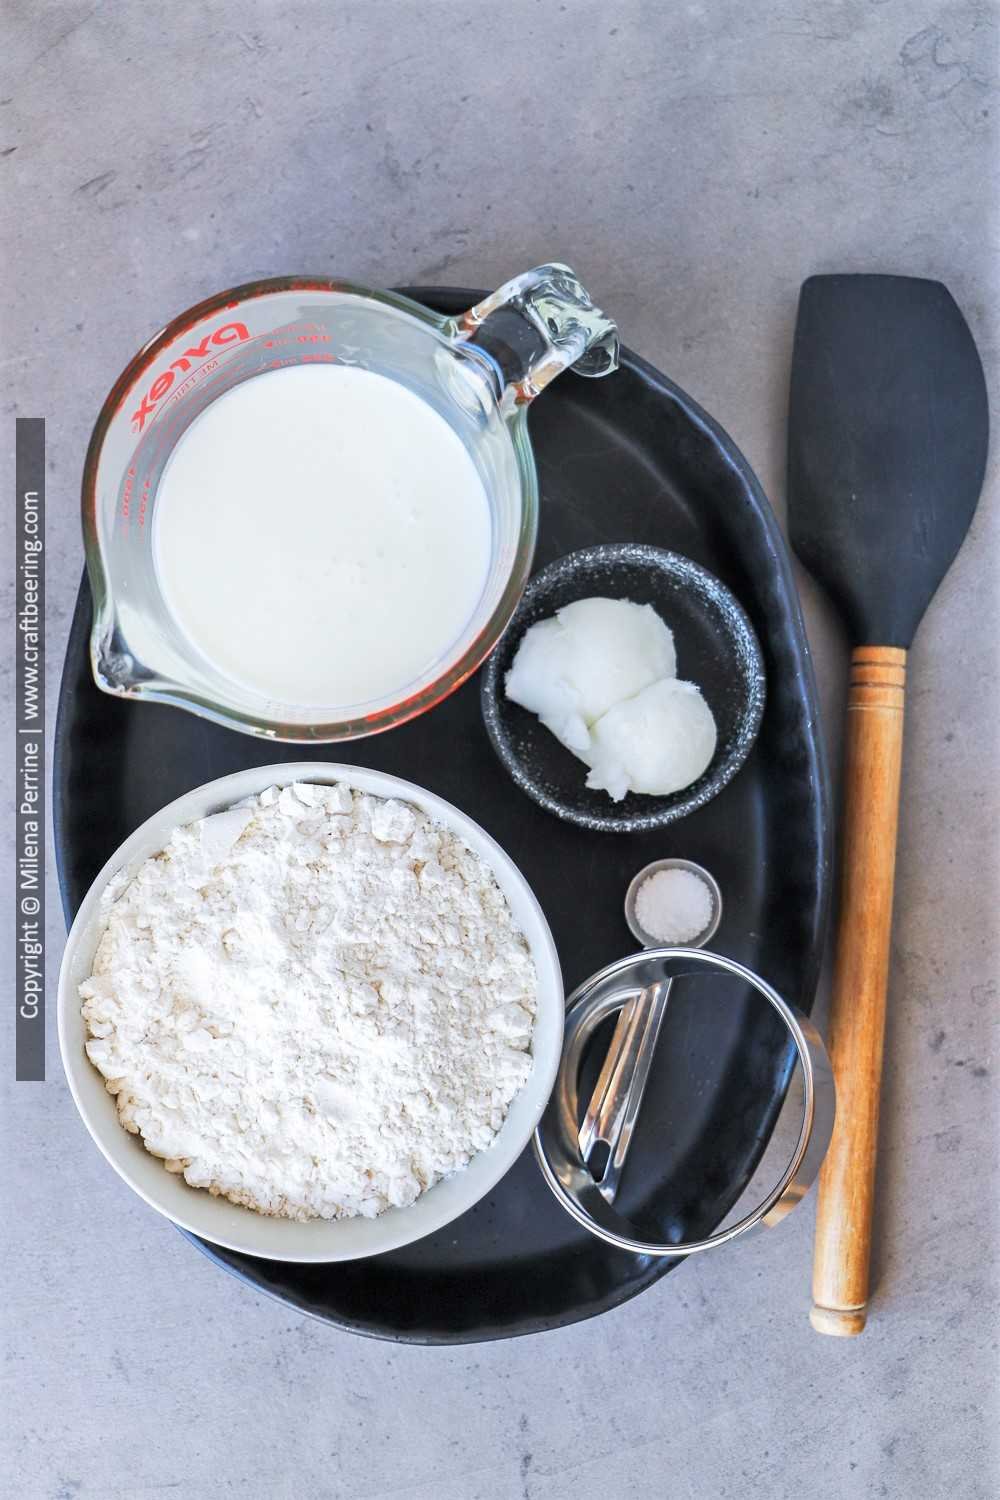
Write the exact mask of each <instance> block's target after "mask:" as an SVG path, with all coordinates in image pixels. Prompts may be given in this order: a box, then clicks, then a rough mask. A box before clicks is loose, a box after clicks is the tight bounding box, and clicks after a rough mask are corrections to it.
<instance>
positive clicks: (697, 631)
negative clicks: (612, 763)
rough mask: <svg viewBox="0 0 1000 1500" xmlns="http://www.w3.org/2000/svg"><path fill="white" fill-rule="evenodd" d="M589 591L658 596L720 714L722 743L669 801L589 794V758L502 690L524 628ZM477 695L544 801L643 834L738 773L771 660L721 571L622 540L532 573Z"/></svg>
mask: <svg viewBox="0 0 1000 1500" xmlns="http://www.w3.org/2000/svg"><path fill="white" fill-rule="evenodd" d="M594 596H599V597H601V598H605V599H631V600H632V602H633V603H634V604H651V605H652V606H653V608H654V609H655V610H656V611H657V612H658V613H659V615H660V616H661V617H662V619H663V620H664V621H665V622H666V624H667V625H669V627H670V629H671V630H672V631H673V632H674V643H675V645H676V648H677V675H678V677H680V678H683V679H684V680H685V681H688V682H694V683H697V685H698V686H699V687H700V688H701V691H702V693H703V695H704V697H705V701H706V703H707V704H708V706H709V708H710V709H711V710H712V713H713V714H714V715H715V722H716V726H717V728H718V733H719V740H718V744H717V745H716V749H715V755H714V756H713V757H712V762H711V765H710V766H709V767H708V769H707V771H705V773H704V775H702V776H700V777H699V778H698V780H697V781H695V782H693V783H692V784H691V786H688V787H685V788H684V790H683V791H680V792H674V793H672V794H671V795H670V796H669V797H648V796H643V795H640V794H637V793H635V792H629V793H628V795H627V796H626V797H625V798H624V799H623V800H622V801H621V802H612V800H611V798H610V797H609V796H608V794H607V792H604V791H591V789H590V788H589V787H588V786H587V785H586V776H587V768H586V766H585V765H584V764H583V762H582V761H580V760H577V758H576V756H575V755H572V754H571V753H570V751H569V750H567V749H566V748H565V747H564V746H563V745H561V744H560V743H559V741H558V740H557V739H556V737H555V735H554V734H551V733H550V731H549V730H548V729H546V728H545V726H544V725H543V724H541V723H540V722H539V720H538V719H537V718H536V717H535V715H534V714H533V713H530V712H529V711H528V710H527V709H525V708H522V707H521V706H520V705H519V704H517V703H512V702H511V701H510V699H509V698H508V697H507V696H506V694H505V692H504V683H505V681H506V677H507V673H508V672H509V671H510V668H511V665H512V663H513V660H514V655H515V652H516V651H517V648H518V646H519V645H520V644H521V639H522V637H523V635H524V633H525V631H526V630H527V629H528V627H529V626H530V625H534V624H535V622H536V621H537V620H544V619H547V618H548V617H549V616H550V615H554V614H555V612H556V610H558V609H562V607H563V606H564V605H566V604H571V603H572V602H573V601H574V600H576V599H588V598H591V597H594ZM481 692H482V705H483V718H484V720H485V723H486V730H487V733H488V734H489V737H490V740H491V741H492V744H493V748H494V749H495V750H496V753H497V755H498V756H499V757H500V760H501V762H502V763H503V765H504V766H505V767H506V769H507V771H508V772H509V773H510V775H511V777H512V778H513V780H514V781H515V782H516V784H517V785H518V786H519V787H520V788H521V790H522V791H523V792H527V794H528V796H529V797H532V798H534V800H535V801H536V802H537V803H538V804H539V806H540V807H544V808H545V809H546V810H547V811H548V812H551V813H555V815H556V817H557V818H565V819H567V820H568V821H569V822H570V823H578V824H579V825H580V826H581V827H582V828H592V829H594V830H595V831H597V832H602V831H603V832H607V833H644V832H647V831H648V830H650V829H653V828H663V827H665V826H666V825H667V824H668V823H673V822H675V821H676V820H677V819H678V818H683V817H684V816H685V814H687V813H690V812H694V810H695V809H696V808H698V807H703V806H704V804H705V803H706V802H708V801H709V800H710V799H711V798H712V797H714V796H715V795H716V793H717V792H720V791H721V790H722V788H723V787H724V786H726V784H727V783H728V782H730V781H731V780H732V778H733V777H734V776H735V775H736V772H737V771H738V770H739V768H740V766H741V765H742V764H743V762H744V761H745V760H746V758H747V756H748V755H749V754H750V749H751V746H752V745H753V742H754V740H755V739H756V737H757V731H758V729H759V728H760V721H761V718H762V716H763V713H764V661H763V657H762V656H761V650H760V646H759V645H758V642H757V637H756V636H755V635H754V632H753V627H752V626H751V624H750V621H749V620H748V619H747V616H746V614H745V612H744V610H743V609H742V607H741V606H740V605H739V604H738V603H737V602H736V600H735V599H734V598H733V596H732V594H731V593H730V592H729V590H728V589H727V588H726V587H725V585H724V584H722V583H720V582H719V580H718V578H716V577H714V575H713V574H711V573H709V572H707V571H706V570H705V569H704V568H702V567H699V566H698V564H697V563H694V562H692V561H691V560H690V558H687V557H680V556H679V555H678V554H677V553H676V552H666V551H664V550H663V549H662V548H660V547H647V546H644V545H641V544H639V543H634V542H622V543H618V544H615V545H613V546H608V547H588V548H587V549H586V550H585V551H583V552H570V553H568V554H567V556H566V557H560V558H558V559H557V561H556V562H554V563H550V564H549V566H548V567H547V568H543V569H542V571H541V572H540V573H538V574H536V575H535V577H534V578H532V580H531V582H530V583H529V584H528V587H527V588H526V589H525V591H524V596H523V598H522V600H521V603H520V604H519V606H518V608H517V612H516V614H515V615H514V618H513V619H512V620H511V622H510V625H509V626H508V628H507V631H506V633H505V634H504V636H503V638H502V640H501V641H500V643H499V645H498V646H497V648H496V650H495V651H494V652H493V655H492V656H491V657H490V659H489V661H488V662H487V664H486V667H485V670H484V672H483V678H482V688H481Z"/></svg>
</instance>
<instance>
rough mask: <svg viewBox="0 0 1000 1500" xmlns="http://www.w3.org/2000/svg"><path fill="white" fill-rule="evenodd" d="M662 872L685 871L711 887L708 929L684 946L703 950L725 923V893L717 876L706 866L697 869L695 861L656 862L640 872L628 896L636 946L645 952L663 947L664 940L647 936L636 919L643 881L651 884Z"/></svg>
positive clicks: (628, 917)
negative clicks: (655, 876) (637, 902)
mask: <svg viewBox="0 0 1000 1500" xmlns="http://www.w3.org/2000/svg"><path fill="white" fill-rule="evenodd" d="M661 870H686V871H687V872H688V874H689V875H696V876H697V877H698V879H699V880H703V881H704V882H705V884H706V885H707V886H708V893H709V895H710V896H711V898H712V915H711V917H710V918H709V922H708V926H707V927H706V928H705V929H704V931H702V932H700V933H698V935H697V936H696V937H693V938H692V939H691V940H690V941H689V942H686V943H685V944H684V947H685V948H704V947H705V945H706V943H710V942H711V941H712V939H713V938H714V937H715V934H716V933H717V932H718V930H719V923H720V922H721V921H722V892H721V891H720V890H719V883H718V881H717V880H716V879H715V876H714V875H710V874H709V873H708V871H707V870H706V869H705V867H704V866H703V865H696V864H695V862H694V860H693V859H654V860H653V861H652V863H651V864H648V865H645V866H644V867H643V868H642V869H641V870H640V871H639V873H638V875H636V876H635V877H634V879H633V880H632V882H631V884H630V885H629V888H628V890H627V891H626V892H625V920H626V922H627V923H628V925H629V931H630V932H631V933H632V936H633V937H634V938H635V940H636V942H637V943H641V944H642V946H643V947H644V948H662V947H663V939H662V938H658V937H655V936H654V935H653V934H652V933H649V932H647V931H646V930H645V928H644V927H643V925H642V923H641V922H640V921H639V918H638V916H637V915H636V899H637V897H638V895H639V887H640V886H641V885H642V883H643V881H645V880H649V879H650V877H651V876H653V875H658V874H659V872H660V871H661Z"/></svg>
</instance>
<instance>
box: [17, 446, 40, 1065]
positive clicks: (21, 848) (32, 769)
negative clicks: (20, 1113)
mask: <svg viewBox="0 0 1000 1500" xmlns="http://www.w3.org/2000/svg"><path fill="white" fill-rule="evenodd" d="M15 428H16V431H15V460H16V464H15V467H16V474H15V483H16V486H17V496H16V502H15V503H16V507H17V528H16V535H17V542H16V556H15V563H14V566H15V571H16V585H15V600H16V605H15V616H16V618H15V634H14V660H15V663H16V669H15V683H16V686H15V691H16V695H17V698H16V708H15V724H14V740H15V749H14V755H15V761H14V806H15V823H16V841H15V852H14V860H15V877H14V888H15V915H14V923H15V943H14V954H15V958H14V963H15V970H16V972H15V983H14V1003H15V1005H16V1007H17V1009H16V1014H15V1021H14V1028H15V1030H14V1034H15V1055H16V1062H15V1066H16V1077H17V1078H18V1079H25V1080H27V1081H32V1082H40V1081H41V1080H42V1079H44V1077H45V422H44V420H43V419H42V418H41V417H18V418H17V421H16V423H15Z"/></svg>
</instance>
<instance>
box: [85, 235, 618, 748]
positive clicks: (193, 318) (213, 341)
mask: <svg viewBox="0 0 1000 1500" xmlns="http://www.w3.org/2000/svg"><path fill="white" fill-rule="evenodd" d="M308 363H322V364H341V365H352V366H356V367H359V368H361V369H366V370H371V371H374V372H376V373H378V374H381V375H385V376H388V377H389V378H391V379H393V380H396V381H399V382H400V383H401V384H403V385H405V386H406V387H408V389H410V390H411V391H413V392H414V393H415V394H416V395H418V396H420V397H421V398H422V399H423V400H425V401H427V402H428V403H429V404H430V405H431V406H432V407H433V408H434V409H435V410H436V411H437V412H438V413H439V414H440V415H441V416H442V417H444V418H445V420H446V421H447V422H448V423H449V425H450V426H451V427H452V429H453V430H454V431H455V432H456V433H457V434H458V436H459V437H460V438H461V440H462V442H463V443H464V444H465V447H466V449H467V451H468V453H469V454H470V456H471V458H472V460H473V462H474V463H475V465H476V468H477V470H478V472H479V475H480V478H481V480H482V482H483V487H484V490H485V492H486V496H487V500H488V503H489V508H490V520H491V548H490V561H489V568H488V572H487V578H486V582H485V585H484V587H483V590H482V593H481V596H480V598H479V602H478V604H477V606H476V608H475V610H474V612H473V614H472V616H471V618H470V619H469V621H468V622H467V624H466V627H465V629H464V631H463V632H462V634H461V636H460V637H459V638H458V639H457V640H455V641H453V642H452V643H451V644H450V645H449V646H448V648H447V649H446V650H445V651H444V652H443V653H442V654H441V655H440V656H439V657H438V658H437V659H436V660H435V661H432V662H428V663H427V665H426V667H425V669H424V670H423V671H422V672H421V673H420V675H419V676H418V677H417V678H416V679H415V680H414V681H412V682H409V683H406V684H402V685H401V686H400V688H399V689H398V690H394V691H393V692H392V693H390V694H388V695H387V696H385V697H383V698H381V699H376V700H372V701H370V702H365V703H352V704H330V705H328V706H325V707H322V708H317V707H315V706H309V707H303V706H301V705H297V704H295V703H294V702H283V701H280V700H279V699H275V698H267V697H264V696H263V695H261V694H260V693H257V692H254V691H253V690H252V689H249V688H247V687H246V686H245V685H243V684H240V683H237V682H233V681H232V680H230V679H229V678H228V677H226V676H225V675H224V674H223V673H221V672H220V671H219V669H218V668H217V667H216V666H215V665H214V664H213V663H212V662H211V660H209V659H208V658H207V657H206V656H204V655H203V654H202V653H201V652H200V651H199V650H198V648H197V647H196V646H195V644H194V643H193V642H192V641H191V640H190V639H189V638H188V637H187V636H186V635H185V634H184V632H183V631H182V630H181V629H180V627H179V625H178V624H177V622H176V621H175V620H174V618H173V616H172V614H171V612H170V610H169V609H168V607H167V604H166V601H165V599H164V595H163V591H162V589H161V586H160V582H159V579H158V576H157V570H156V566H155V553H154V521H155V514H156V505H157V493H158V488H159V484H160V480H161V478H162V475H163V472H164V469H165V467H166V464H167V462H168V460H169V458H170V456H171V454H172V453H173V451H174V449H175V448H176V446H177V444H178V442H179V441H180V439H181V438H182V437H183V435H184V433H185V432H186V431H187V428H188V427H189V426H190V424H191V423H192V422H193V421H194V420H195V418H196V417H198V416H199V415H200V414H201V413H202V412H203V411H204V410H205V409H206V407H207V406H208V405H210V403H211V402H213V401H215V400H216V399H217V398H218V397H219V396H221V395H223V394H224V393H225V392H226V391H228V390H231V389H232V388H233V387H234V386H235V385H238V384H239V383H241V382H242V381H245V380H249V379H252V378H253V377H254V376H255V375H259V374H262V373H264V372H265V371H270V370H276V369H281V368H283V367H285V366H288V365H302V364H308ZM617 365H618V333H617V329H616V328H615V325H614V324H613V323H612V322H610V321H609V319H607V318H606V317H605V316H604V314H603V313H602V312H601V311H600V310H599V309H598V308H596V307H595V306H594V305H593V303H592V302H591V300H590V297H589V296H588V294H587V293H586V291H585V290H584V288H583V287H582V286H581V285H580V283H579V281H578V280H577V278H576V276H575V275H574V273H573V272H572V271H571V270H570V269H569V268H568V267H567V266H563V265H556V264H551V265H545V266H539V267H538V268H537V269H535V270H533V271H527V272H525V273H524V274H523V275H521V276H518V277H515V278H514V279H513V280H512V281H509V282H507V283H506V284H505V285H504V286H502V287H501V288H500V289H499V290H498V291H496V292H494V293H492V294H491V295H490V296H488V297H486V298H484V300H483V301H481V302H479V303H477V304H476V305H475V306H474V307H472V308H470V309H469V310H468V311H467V312H465V313H462V314H460V315H459V316H457V317H444V316H442V315H441V314H439V313H435V312H431V311H430V310H429V309H427V308H425V307H422V306H421V305H420V304H419V303H416V302H413V301H411V300H410V299H409V298H407V297H402V296H399V295H397V294H395V293H391V292H376V291H371V290H369V289H368V288H366V287H361V286H357V285H355V284H353V283H350V282H344V281H333V280H325V279H315V278H297V277H287V278H286V277H283V278H278V279H274V280H267V281H258V282H253V283H251V284H249V285H247V286H242V287H237V288H235V289H234V290H232V291H228V292H221V293H219V294H218V295H217V296H215V297H210V298H209V299H208V300H207V301H205V302H201V303H199V304H198V306H196V307H194V308H191V309H190V311H188V312H186V313H183V314H182V315H181V316H180V317H179V318H177V319H175V320H174V322H172V323H170V324H168V326H167V327H166V328H164V329H163V330H162V332H160V333H158V334H157V335H156V336H155V337H154V338H153V339H151V340H150V341H149V343H148V344H146V346H145V347H144V348H143V349H142V350H141V351H140V352H139V354H138V355H137V356H136V357H135V359H134V360H133V361H132V363H131V364H130V365H129V366H128V368H127V369H126V370H125V371H124V373H123V374H122V375H121V376H120V378H119V379H118V381H117V382H116V384H115V386H114V388H113V389H112V391H111V393H110V395H109V396H108V398H107V400H106V401H105V403H104V406H103V408H102V410H101V413H100V416H99V417H98V420H97V424H96V426H95V428H94V433H93V436H92V438H91V441H90V447H89V449H88V452H87V459H86V465H85V468H84V477H83V533H84V545H85V549H86V557H87V569H88V572H89V575H90V584H91V591H92V594H93V601H94V622H93V630H92V634H91V664H92V668H93V673H94V679H95V681H96V682H97V685H98V687H100V688H101V689H102V690H103V691H104V692H107V693H112V694H114V695H116V696H118V697H128V698H139V699H149V700H152V701H154V702H159V703H172V704H175V705H176V706H178V707H180V708H185V709H188V710H190V711H192V712H194V713H198V714H201V715H203V716H205V717H206V718H210V719H214V720H215V721H217V722H218V723H222V724H225V725H227V726H229V727H230V728H233V729H240V730H243V731H244V732H246V733H250V734H259V735H266V736H268V737H269V738H272V739H279V740H292V741H323V742H325V741H332V740H341V739H354V738H357V737H359V736H361V735H366V734H375V733H378V732H379V731H381V730H384V729H389V728H391V727H393V726H394V725H396V724H401V723H403V722H405V721H406V720H407V719H410V718H413V717H415V716H416V715H417V714H420V713H423V712H425V710H427V709H428V708H431V707H433V705H434V704H436V703H438V702H440V701H441V699H442V698H444V697H446V696H447V695H448V694H449V693H450V692H452V691H453V690H454V689H455V688H457V687H458V686H460V684H461V683H462V682H464V681H465V679H466V678H467V677H468V676H469V675H470V674H471V673H472V672H473V671H474V670H475V669H476V667H477V666H479V664H480V663H481V662H482V661H483V659H484V658H485V657H486V656H487V655H488V654H489V652H490V651H491V650H492V648H493V646H494V645H495V644H496V642H497V641H498V640H499V638H500V636H501V635H502V633H503V631H504V629H505V628H506V626H507V623H508V621H509V620H510V617H511V615H512V614H513V612H514V609H515V607H516V605H517V602H518V600H519V598H520V596H521V592H522V590H523V588H524V585H525V583H526V581H527V578H528V573H529V570H530V567H531V560H532V555H533V552H534V545H535V536H536V532H537V527H538V482H537V477H536V473H535V464H534V459H533V457H532V452H531V444H530V441H529V439H528V432H527V412H528V409H529V406H530V404H531V402H532V401H533V400H534V398H535V397H536V396H537V395H538V394H539V392H540V391H542V390H544V388H545V386H547V385H548V384H549V383H550V381H552V380H553V379H554V378H555V377H556V376H557V375H558V374H560V373H561V372H562V371H563V370H565V369H568V368H570V367H571V366H572V367H573V368H574V369H575V370H576V371H577V373H578V374H581V375H590V376H598V375H606V374H609V373H610V372H611V371H612V370H614V369H616V368H617ZM205 503H206V505H209V504H211V496H206V500H205ZM291 603H292V601H290V605H291ZM239 628H240V622H239V620H238V619H237V618H234V620H233V629H234V630H239ZM322 644H323V647H324V649H329V650H336V649H338V645H339V644H343V646H344V647H345V648H346V646H347V644H348V643H338V642H327V643H322Z"/></svg>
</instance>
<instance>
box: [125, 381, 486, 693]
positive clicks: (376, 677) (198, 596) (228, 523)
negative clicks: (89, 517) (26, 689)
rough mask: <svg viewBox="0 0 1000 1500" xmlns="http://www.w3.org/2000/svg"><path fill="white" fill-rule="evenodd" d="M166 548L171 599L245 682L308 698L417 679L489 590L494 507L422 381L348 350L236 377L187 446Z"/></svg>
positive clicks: (180, 457) (175, 466)
mask: <svg viewBox="0 0 1000 1500" xmlns="http://www.w3.org/2000/svg"><path fill="white" fill-rule="evenodd" d="M153 545H154V556H155V562H156V569H157V574H158V576H159V580H160V586H161V588H162V590H163V594H164V597H165V599H166V602H167V606H168V608H169V609H170V611H171V613H172V614H173V616H174V618H175V620H176V621H177V623H178V625H179V626H180V627H181V629H182V630H183V632H184V633H185V635H186V636H188V638H189V639H190V640H191V642H192V643H193V644H194V645H195V646H196V647H197V648H198V650H199V651H200V652H201V653H202V655H204V656H206V657H208V659H209V660H210V661H211V663H212V664H213V665H214V666H215V668H216V669H217V670H218V671H219V672H220V673H221V674H223V675H224V676H225V677H228V678H229V679H230V680H231V681H233V682H235V683H239V684H241V685H242V686H243V687H244V688H249V689H252V690H253V691H255V692H256V693H260V694H264V695H265V696H266V697H268V698H275V699H278V700H279V701H281V702H284V703H290V704H295V705H301V706H302V707H321V706H326V707H333V706H346V705H349V704H361V703H366V702H369V701H370V700H372V699H377V698H381V697H383V696H385V695H387V694H391V693H393V692H396V691H398V690H400V689H403V688H405V687H407V686H408V685H409V684H410V683H412V682H413V681H414V679H415V678H417V677H419V676H420V675H421V673H422V672H424V671H425V669H427V668H428V667H430V666H431V665H432V663H433V662H434V661H435V660H436V659H437V658H438V657H439V656H440V655H441V653H442V652H444V651H446V650H447V649H448V647H449V646H451V645H452V644H453V643H454V642H455V640H456V639H457V638H458V637H459V636H460V635H461V633H462V631H463V629H464V627H465V626H466V625H467V624H468V621H469V619H470V618H471V616H472V614H473V611H474V610H475V608H476V605H477V604H478V602H479V599H480V597H481V595H482V591H483V587H484V584H485V581H486V574H487V570H488V567H489V560H490V511H489V503H488V500H487V497H486V492H485V490H484V488H483V483H482V480H481V479H480V477H479V473H478V471H477V469H476V467H475V464H474V463H473V461H472V458H471V457H470V455H469V453H468V452H467V450H466V448H465V446H464V444H463V443H462V441H461V439H460V438H459V437H458V435H457V434H456V433H455V432H454V431H453V430H452V428H451V427H449V425H448V423H447V422H446V421H445V420H444V418H443V417H440V416H439V415H438V414H437V412H436V411H434V410H433V408H432V407H430V406H428V405H427V403H426V402H425V401H422V400H421V399H420V397H419V396H416V395H414V394H413V392H412V391H409V390H407V389H406V387H405V386H402V385H398V384H397V383H396V382H395V381H393V380H389V379H387V378H386V377H385V376H383V375H375V374H372V373H371V372H370V371H367V370H358V369H352V368H348V367H345V366H340V365H297V366H290V367H289V368H287V369H284V370H274V371H269V372H268V373H267V374H264V375H258V376H255V377H253V379H251V380H248V381H245V382H244V383H243V384H242V385H238V386H236V387H234V389H233V390H231V391H227V393H226V394H225V395H224V396H220V398H219V399H218V401H215V402H214V403H213V404H212V405H211V406H209V407H208V408H207V409H206V410H205V411H204V412H203V413H202V414H201V416H199V417H197V418H196V419H195V421H194V422H192V424H191V426H190V427H189V428H188V430H187V432H186V433H185V434H184V436H183V438H182V439H181V441H180V442H179V443H178V445H177V448H176V449H175V451H174V453H173V454H172V455H171V457H170V459H169V461H168V463H167V465H166V468H165V469H164V472H163V477H162V479H161V481H160V486H159V490H158V493H157V498H156V508H155V527H154V541H153Z"/></svg>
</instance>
